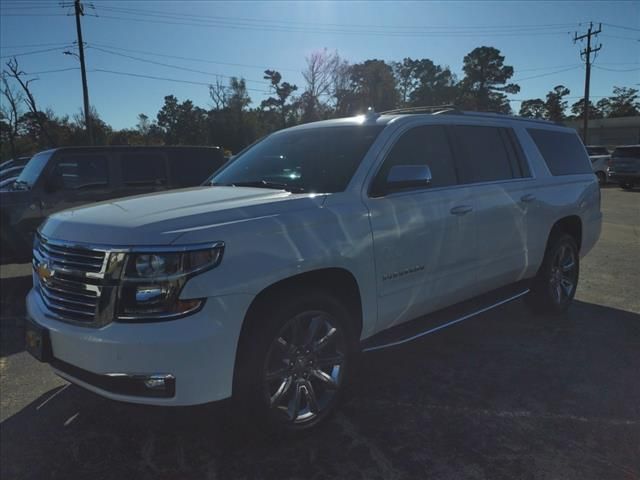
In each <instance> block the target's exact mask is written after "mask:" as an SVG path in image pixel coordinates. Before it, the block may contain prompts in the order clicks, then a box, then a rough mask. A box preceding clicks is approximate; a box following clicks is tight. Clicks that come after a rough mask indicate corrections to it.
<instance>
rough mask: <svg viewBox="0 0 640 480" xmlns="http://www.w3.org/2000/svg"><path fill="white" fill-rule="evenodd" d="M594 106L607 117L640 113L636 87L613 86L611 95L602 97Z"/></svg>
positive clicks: (629, 115) (630, 115)
mask: <svg viewBox="0 0 640 480" xmlns="http://www.w3.org/2000/svg"><path fill="white" fill-rule="evenodd" d="M596 106H597V107H598V108H599V109H600V110H601V111H602V113H603V114H604V115H605V116H607V117H632V116H635V115H640V102H639V101H638V89H636V88H628V87H613V95H612V96H610V97H607V98H603V99H602V100H600V101H599V102H598V103H597V104H596Z"/></svg>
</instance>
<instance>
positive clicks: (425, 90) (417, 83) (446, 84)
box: [393, 58, 457, 106]
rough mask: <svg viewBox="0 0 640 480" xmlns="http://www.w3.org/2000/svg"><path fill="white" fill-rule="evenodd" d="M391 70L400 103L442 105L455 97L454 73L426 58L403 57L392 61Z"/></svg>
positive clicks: (452, 100)
mask: <svg viewBox="0 0 640 480" xmlns="http://www.w3.org/2000/svg"><path fill="white" fill-rule="evenodd" d="M393 70H394V74H395V76H396V81H397V84H398V92H399V95H400V103H401V104H402V105H411V106H425V105H443V104H448V103H453V102H454V101H455V99H456V97H457V90H456V86H455V83H456V81H455V75H453V73H451V70H449V68H448V67H441V66H440V65H436V64H435V63H433V61H431V60H429V59H428V58H424V59H421V60H413V59H411V58H405V59H404V60H403V61H402V62H396V63H394V64H393Z"/></svg>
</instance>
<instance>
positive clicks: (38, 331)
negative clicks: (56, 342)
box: [24, 319, 53, 362]
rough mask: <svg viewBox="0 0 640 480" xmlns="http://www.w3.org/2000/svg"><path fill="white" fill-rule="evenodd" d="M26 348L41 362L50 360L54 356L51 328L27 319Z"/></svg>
mask: <svg viewBox="0 0 640 480" xmlns="http://www.w3.org/2000/svg"><path fill="white" fill-rule="evenodd" d="M24 336H25V348H26V350H27V352H29V353H30V354H31V355H32V356H33V357H34V358H36V359H37V360H39V361H41V362H50V361H51V360H52V358H53V353H52V351H51V337H50V335H49V330H48V329H46V328H45V327H42V326H40V325H38V324H36V323H35V322H34V321H33V320H30V319H27V321H26V325H25V332H24Z"/></svg>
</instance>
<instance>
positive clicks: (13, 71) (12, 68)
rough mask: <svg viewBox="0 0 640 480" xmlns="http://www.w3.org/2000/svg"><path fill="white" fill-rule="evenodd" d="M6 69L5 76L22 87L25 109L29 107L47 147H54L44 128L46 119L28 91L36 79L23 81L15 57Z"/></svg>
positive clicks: (23, 73) (22, 73) (21, 72)
mask: <svg viewBox="0 0 640 480" xmlns="http://www.w3.org/2000/svg"><path fill="white" fill-rule="evenodd" d="M7 67H8V68H9V72H10V73H8V74H7V75H9V76H10V77H11V78H14V79H15V80H16V81H17V82H18V83H19V84H20V86H21V87H22V90H23V91H24V94H25V95H26V98H24V102H25V103H26V104H27V107H29V110H30V111H31V113H32V114H33V116H34V118H35V120H36V122H37V124H38V127H39V128H40V132H41V133H42V134H43V135H44V136H45V137H46V139H47V142H48V143H49V145H50V146H52V147H55V146H56V144H55V142H54V141H53V139H52V138H51V135H49V132H48V130H47V127H46V117H45V116H44V115H43V114H42V112H40V111H39V110H38V107H37V105H36V99H35V98H34V96H33V93H31V90H30V89H29V84H30V83H31V82H33V81H34V80H37V78H32V79H30V80H23V79H22V76H23V75H26V74H25V72H23V71H22V70H20V68H19V67H18V60H16V58H15V57H14V58H13V59H11V60H9V61H8V62H7Z"/></svg>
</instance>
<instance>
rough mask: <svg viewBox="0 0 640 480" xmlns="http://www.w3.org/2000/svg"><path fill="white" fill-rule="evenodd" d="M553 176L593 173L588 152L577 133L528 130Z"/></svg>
mask: <svg viewBox="0 0 640 480" xmlns="http://www.w3.org/2000/svg"><path fill="white" fill-rule="evenodd" d="M527 132H528V133H529V135H531V138H532V139H533V141H534V142H535V144H536V146H537V147H538V150H539V151H540V154H541V155H542V158H544V161H545V162H546V164H547V166H548V167H549V171H551V173H552V174H553V175H574V174H581V173H593V172H592V170H591V164H590V162H589V157H588V156H587V152H586V150H585V149H584V146H583V145H582V142H581V141H580V138H578V135H577V134H575V133H568V132H558V131H553V130H542V129H537V128H528V129H527Z"/></svg>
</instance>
